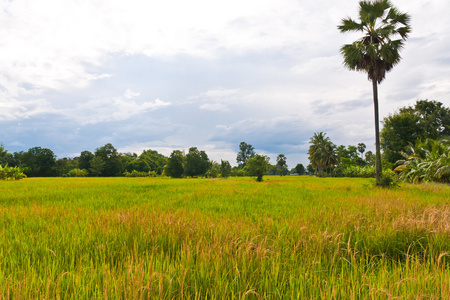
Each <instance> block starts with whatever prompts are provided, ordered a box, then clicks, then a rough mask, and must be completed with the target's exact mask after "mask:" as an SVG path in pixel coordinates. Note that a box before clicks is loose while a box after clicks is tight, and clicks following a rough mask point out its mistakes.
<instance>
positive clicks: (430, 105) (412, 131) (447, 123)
mask: <svg viewBox="0 0 450 300" xmlns="http://www.w3.org/2000/svg"><path fill="white" fill-rule="evenodd" d="M383 124H384V126H383V129H382V130H381V148H382V149H383V157H384V159H386V160H387V161H388V162H390V163H392V164H395V162H397V161H398V160H402V159H403V158H404V157H403V155H402V152H403V151H405V150H406V149H407V148H408V147H409V145H414V144H415V143H416V142H417V140H422V141H424V140H426V139H434V140H439V139H442V138H444V137H446V136H449V135H450V108H447V107H445V106H444V105H443V104H442V103H441V102H437V101H434V100H433V101H428V100H419V101H417V102H416V104H415V105H414V106H407V107H402V108H400V109H399V111H398V112H396V113H394V114H392V115H389V116H388V117H386V118H384V120H383Z"/></svg>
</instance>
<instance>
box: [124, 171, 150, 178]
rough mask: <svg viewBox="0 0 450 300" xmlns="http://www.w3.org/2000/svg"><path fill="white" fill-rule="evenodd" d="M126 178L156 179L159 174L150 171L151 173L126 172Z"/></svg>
mask: <svg viewBox="0 0 450 300" xmlns="http://www.w3.org/2000/svg"><path fill="white" fill-rule="evenodd" d="M123 175H124V176H125V177H156V176H157V173H156V171H150V172H143V171H136V170H133V171H131V172H128V171H126V172H125V173H123Z"/></svg>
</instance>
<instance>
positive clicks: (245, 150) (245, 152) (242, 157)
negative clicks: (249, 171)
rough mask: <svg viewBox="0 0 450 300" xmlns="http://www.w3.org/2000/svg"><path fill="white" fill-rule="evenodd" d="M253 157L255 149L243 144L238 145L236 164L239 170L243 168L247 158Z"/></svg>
mask: <svg viewBox="0 0 450 300" xmlns="http://www.w3.org/2000/svg"><path fill="white" fill-rule="evenodd" d="M254 156H255V148H253V146H252V145H250V144H247V143H245V142H241V143H240V144H239V153H238V155H237V157H236V162H237V163H238V165H239V166H240V167H241V168H244V167H245V165H246V164H247V161H248V159H249V158H252V157H254Z"/></svg>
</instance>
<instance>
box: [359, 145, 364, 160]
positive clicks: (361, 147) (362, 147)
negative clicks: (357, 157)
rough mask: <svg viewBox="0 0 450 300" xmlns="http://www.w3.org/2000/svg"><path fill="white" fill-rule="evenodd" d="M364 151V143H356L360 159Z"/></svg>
mask: <svg viewBox="0 0 450 300" xmlns="http://www.w3.org/2000/svg"><path fill="white" fill-rule="evenodd" d="M364 151H366V144H364V143H359V144H358V152H359V153H361V159H363V158H364V157H363V154H364Z"/></svg>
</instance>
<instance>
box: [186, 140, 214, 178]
mask: <svg viewBox="0 0 450 300" xmlns="http://www.w3.org/2000/svg"><path fill="white" fill-rule="evenodd" d="M209 165H210V162H209V159H208V155H207V154H206V152H205V151H203V150H202V151H200V150H198V149H197V147H191V148H189V152H188V154H186V157H185V164H184V174H185V175H186V176H191V177H195V176H204V175H205V174H206V172H207V171H208V169H209Z"/></svg>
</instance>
